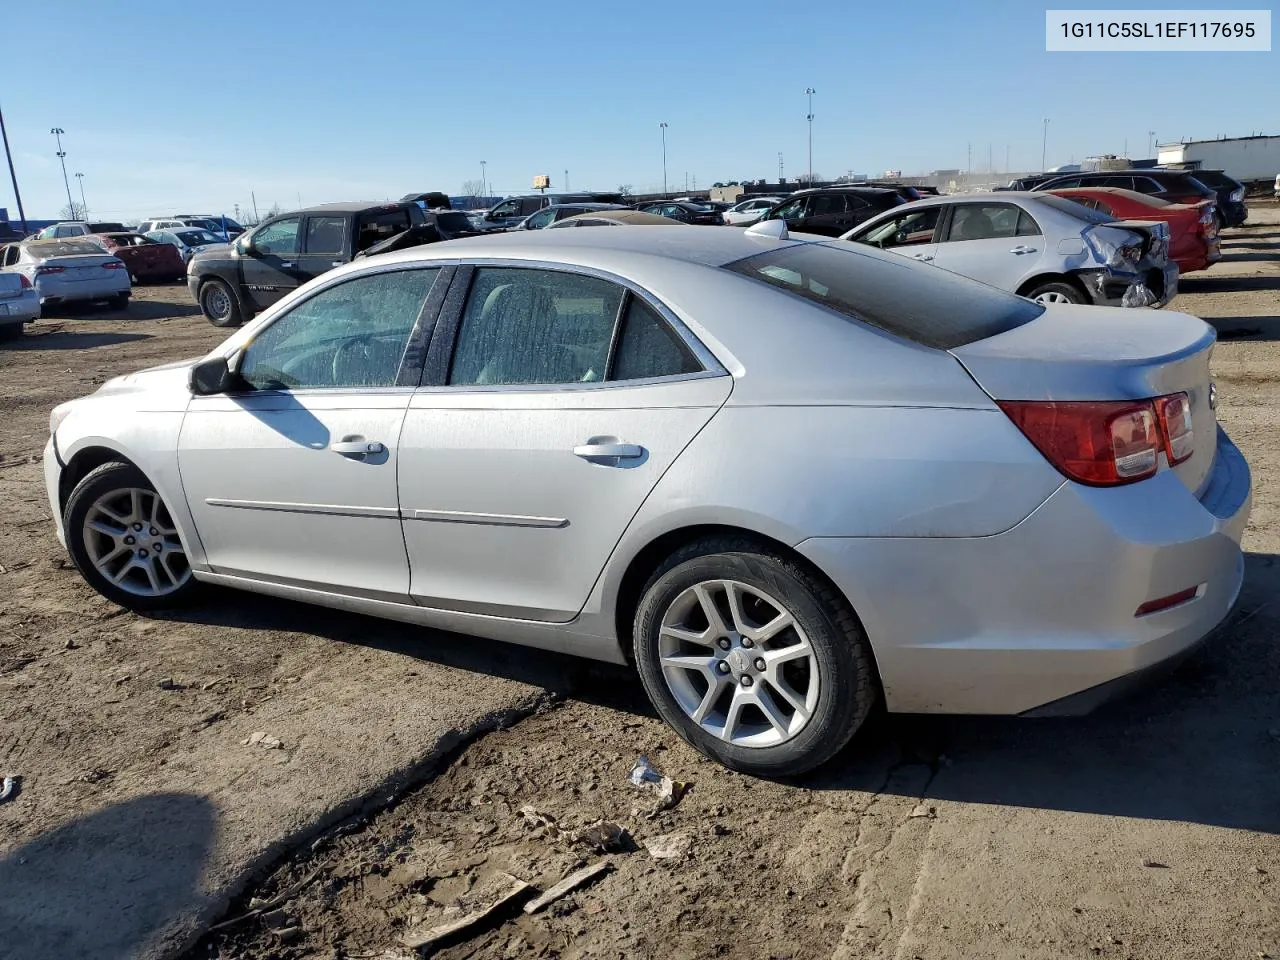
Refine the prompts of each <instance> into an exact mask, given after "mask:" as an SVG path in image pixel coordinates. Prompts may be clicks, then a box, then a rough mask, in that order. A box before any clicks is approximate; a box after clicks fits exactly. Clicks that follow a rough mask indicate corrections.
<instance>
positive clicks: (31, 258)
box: [0, 237, 132, 309]
mask: <svg viewBox="0 0 1280 960" xmlns="http://www.w3.org/2000/svg"><path fill="white" fill-rule="evenodd" d="M0 268H3V269H4V270H5V271H7V272H11V273H17V274H20V275H22V276H24V277H26V278H27V282H28V283H30V284H31V286H32V287H34V288H35V291H36V293H37V294H39V296H40V305H41V307H47V306H53V305H55V304H59V303H69V302H72V301H84V300H106V301H107V302H108V303H110V304H111V306H113V307H115V308H117V309H122V308H124V307H125V306H127V305H128V303H129V296H130V292H131V290H132V285H131V284H130V282H129V269H128V268H127V267H126V266H125V265H124V263H123V262H121V261H120V260H119V259H117V258H116V257H113V256H112V255H111V254H109V253H106V252H104V251H103V249H102V248H101V247H100V246H98V245H97V244H96V243H93V242H92V241H90V240H88V239H82V238H80V237H73V238H70V239H66V240H26V241H24V242H22V243H11V244H9V245H8V246H6V247H4V248H3V252H0Z"/></svg>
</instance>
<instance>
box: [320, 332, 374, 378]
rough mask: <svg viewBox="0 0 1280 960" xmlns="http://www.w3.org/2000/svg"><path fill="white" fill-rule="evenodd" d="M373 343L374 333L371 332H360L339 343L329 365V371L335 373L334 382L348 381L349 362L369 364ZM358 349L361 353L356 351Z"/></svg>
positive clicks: (371, 357)
mask: <svg viewBox="0 0 1280 960" xmlns="http://www.w3.org/2000/svg"><path fill="white" fill-rule="evenodd" d="M373 343H374V338H373V335H372V334H369V333H364V334H359V335H358V336H354V337H351V338H350V339H349V340H343V341H342V342H341V343H339V344H338V347H337V349H336V350H334V351H333V362H332V363H331V364H330V366H329V372H330V373H331V374H333V382H334V383H336V384H341V383H346V382H347V379H348V378H347V377H346V376H345V373H346V369H347V364H349V363H350V362H352V361H353V360H354V361H355V362H356V363H363V364H365V365H366V366H368V364H369V361H371V360H372V359H373ZM357 350H359V351H360V353H359V354H357V353H356V351H357Z"/></svg>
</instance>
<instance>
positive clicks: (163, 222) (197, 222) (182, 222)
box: [138, 217, 234, 243]
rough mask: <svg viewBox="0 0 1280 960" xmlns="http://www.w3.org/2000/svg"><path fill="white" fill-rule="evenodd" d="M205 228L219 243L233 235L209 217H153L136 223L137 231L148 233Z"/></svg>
mask: <svg viewBox="0 0 1280 960" xmlns="http://www.w3.org/2000/svg"><path fill="white" fill-rule="evenodd" d="M192 227H194V228H196V229H197V230H207V231H208V232H209V233H212V234H213V235H214V236H215V237H217V238H218V242H219V243H228V242H230V241H231V240H232V239H233V237H232V235H231V234H232V233H233V232H234V231H231V230H223V229H222V227H221V226H220V225H219V222H218V221H217V220H215V219H213V218H211V217H162V218H156V217H153V218H152V219H150V220H143V221H142V222H141V223H140V224H138V233H143V234H150V233H154V232H156V231H157V230H170V231H172V230H187V229H189V228H192Z"/></svg>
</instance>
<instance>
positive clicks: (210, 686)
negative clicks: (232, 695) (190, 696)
mask: <svg viewBox="0 0 1280 960" xmlns="http://www.w3.org/2000/svg"><path fill="white" fill-rule="evenodd" d="M230 679H231V678H230V677H219V678H218V679H217V680H210V681H209V682H208V683H204V684H201V685H200V689H201V690H212V689H213V688H214V687H216V686H217V685H218V684H220V683H226V682H227V681H228V680H230Z"/></svg>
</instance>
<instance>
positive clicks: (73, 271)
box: [38, 253, 116, 281]
mask: <svg viewBox="0 0 1280 960" xmlns="http://www.w3.org/2000/svg"><path fill="white" fill-rule="evenodd" d="M115 259H116V257H115V255H114V254H110V253H100V254H86V255H84V256H66V257H45V258H44V259H43V260H41V261H40V263H39V264H38V266H41V267H61V268H62V279H63V280H72V281H75V280H93V279H96V278H97V277H101V276H102V275H103V273H104V270H103V266H102V265H103V264H104V263H109V262H110V261H112V260H115Z"/></svg>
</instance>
